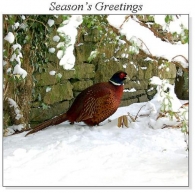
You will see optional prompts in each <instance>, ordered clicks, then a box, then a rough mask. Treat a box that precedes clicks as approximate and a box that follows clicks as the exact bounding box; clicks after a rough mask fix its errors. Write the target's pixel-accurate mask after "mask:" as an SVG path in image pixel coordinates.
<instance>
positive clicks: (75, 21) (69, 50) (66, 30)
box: [57, 15, 83, 70]
mask: <svg viewBox="0 0 195 193" xmlns="http://www.w3.org/2000/svg"><path fill="white" fill-rule="evenodd" d="M82 22H83V19H82V16H81V15H72V16H71V17H70V18H69V19H68V20H65V21H64V22H63V24H64V26H62V27H59V28H58V30H57V31H58V33H59V34H60V35H61V36H63V37H64V38H65V39H66V41H67V39H68V40H69V42H68V43H67V42H66V44H67V45H66V49H65V53H63V51H62V50H59V51H58V53H57V57H58V58H59V59H60V62H59V64H60V65H61V66H63V68H64V69H66V70H69V69H72V68H73V67H74V64H75V56H74V53H73V51H74V44H75V42H76V36H77V27H78V26H79V25H80V24H81V23H82Z"/></svg>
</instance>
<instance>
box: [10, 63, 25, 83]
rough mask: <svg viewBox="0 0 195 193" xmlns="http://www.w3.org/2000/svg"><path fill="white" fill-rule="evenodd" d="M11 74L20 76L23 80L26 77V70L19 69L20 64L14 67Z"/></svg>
mask: <svg viewBox="0 0 195 193" xmlns="http://www.w3.org/2000/svg"><path fill="white" fill-rule="evenodd" d="M13 74H16V75H21V76H22V78H23V79H24V78H25V77H26V76H27V72H26V70H24V69H23V68H21V66H20V64H17V65H16V66H15V67H14V71H13Z"/></svg>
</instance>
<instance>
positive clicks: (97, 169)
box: [3, 92, 188, 186]
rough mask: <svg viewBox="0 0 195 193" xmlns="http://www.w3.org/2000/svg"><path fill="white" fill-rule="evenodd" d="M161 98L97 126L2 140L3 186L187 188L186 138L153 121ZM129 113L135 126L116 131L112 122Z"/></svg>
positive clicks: (162, 121)
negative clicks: (134, 119) (133, 119)
mask: <svg viewBox="0 0 195 193" xmlns="http://www.w3.org/2000/svg"><path fill="white" fill-rule="evenodd" d="M160 94H161V93H160V92H157V94H156V97H154V99H153V100H151V101H149V102H145V103H134V104H132V105H130V106H127V107H121V108H118V110H117V111H116V112H115V113H114V114H113V115H112V116H111V117H109V120H110V121H108V120H105V121H104V122H102V123H101V124H100V126H94V127H90V126H86V125H85V124H83V123H76V124H74V125H70V124H69V123H68V122H63V123H61V124H59V125H56V126H50V127H48V128H47V129H45V130H42V131H39V132H38V133H35V134H33V135H29V136H28V137H24V136H25V134H26V132H24V133H20V134H17V135H12V136H9V137H4V138H3V149H4V151H3V163H4V164H3V171H4V173H3V179H4V182H3V184H4V186H188V151H186V147H187V145H186V142H185V136H184V134H183V133H182V132H181V129H173V128H164V129H162V127H163V126H164V125H165V124H170V125H173V123H174V124H175V122H174V121H175V120H174V119H173V120H170V119H169V118H167V117H162V118H159V119H156V116H157V113H158V112H159V110H160V105H157V104H158V103H159V101H158V100H157V99H158V98H159V95H160ZM174 102H175V101H173V103H174ZM185 102H186V101H180V104H183V103H185ZM139 110H140V111H139ZM138 112H139V114H138ZM128 113H129V114H130V115H131V116H132V117H134V118H135V117H136V115H137V114H138V116H137V118H136V121H132V119H131V120H130V118H129V127H128V128H126V127H124V128H119V127H118V126H117V118H118V117H120V116H122V115H127V114H128ZM186 118H188V117H186ZM24 176H25V177H24Z"/></svg>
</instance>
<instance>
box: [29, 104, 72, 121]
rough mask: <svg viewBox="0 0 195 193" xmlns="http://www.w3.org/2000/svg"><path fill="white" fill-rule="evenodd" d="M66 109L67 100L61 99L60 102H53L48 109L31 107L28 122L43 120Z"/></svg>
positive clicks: (67, 106) (67, 107)
mask: <svg viewBox="0 0 195 193" xmlns="http://www.w3.org/2000/svg"><path fill="white" fill-rule="evenodd" d="M68 109H69V101H63V102H61V103H56V104H53V105H52V106H50V108H49V109H43V108H40V107H39V108H31V112H30V122H31V123H32V122H43V121H45V120H48V119H51V118H53V117H55V116H58V115H60V114H62V113H65V112H66V111H67V110H68Z"/></svg>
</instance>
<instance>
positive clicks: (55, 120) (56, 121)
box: [25, 113, 67, 137]
mask: <svg viewBox="0 0 195 193" xmlns="http://www.w3.org/2000/svg"><path fill="white" fill-rule="evenodd" d="M66 120H67V116H66V113H64V114H62V115H60V116H58V117H55V118H53V119H50V120H47V121H45V122H43V123H41V124H39V125H37V126H36V127H34V128H33V129H32V130H31V131H29V132H28V133H27V134H26V135H25V137H26V136H27V135H30V134H32V133H36V132H38V131H40V130H42V129H44V128H46V127H49V126H52V125H58V124H60V123H62V122H64V121H66Z"/></svg>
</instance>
